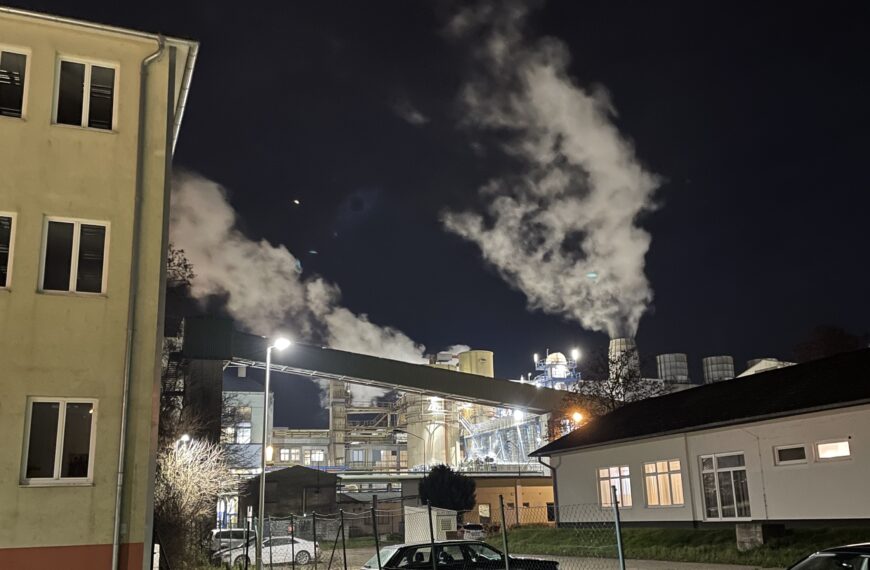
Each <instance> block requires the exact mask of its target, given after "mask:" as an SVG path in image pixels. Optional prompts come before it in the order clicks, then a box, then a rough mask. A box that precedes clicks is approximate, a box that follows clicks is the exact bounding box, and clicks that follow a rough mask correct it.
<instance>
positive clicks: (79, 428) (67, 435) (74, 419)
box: [24, 400, 94, 479]
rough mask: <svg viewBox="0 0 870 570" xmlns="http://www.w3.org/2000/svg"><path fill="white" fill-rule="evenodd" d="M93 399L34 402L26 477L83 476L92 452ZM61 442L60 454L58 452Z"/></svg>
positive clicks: (84, 476) (31, 414) (86, 473)
mask: <svg viewBox="0 0 870 570" xmlns="http://www.w3.org/2000/svg"><path fill="white" fill-rule="evenodd" d="M93 414H94V404H93V403H91V402H67V401H64V400H58V401H53V402H32V403H31V407H30V433H29V434H28V436H27V463H26V467H25V469H24V477H25V478H26V479H67V478H79V479H83V478H86V477H87V476H88V466H89V465H90V454H91V435H92V434H91V424H92V422H93V417H94V415H93ZM58 446H60V451H61V453H60V455H58V453H57V452H58Z"/></svg>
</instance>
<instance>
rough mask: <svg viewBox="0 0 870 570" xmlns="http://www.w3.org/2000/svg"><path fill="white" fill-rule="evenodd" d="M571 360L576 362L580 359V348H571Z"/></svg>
mask: <svg viewBox="0 0 870 570" xmlns="http://www.w3.org/2000/svg"><path fill="white" fill-rule="evenodd" d="M571 360H573V361H575V362H576V361H578V360H580V350H579V349H577V348H572V349H571Z"/></svg>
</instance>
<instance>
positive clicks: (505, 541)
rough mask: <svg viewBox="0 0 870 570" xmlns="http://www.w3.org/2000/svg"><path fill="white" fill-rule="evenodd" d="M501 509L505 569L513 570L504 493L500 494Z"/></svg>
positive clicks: (499, 503)
mask: <svg viewBox="0 0 870 570" xmlns="http://www.w3.org/2000/svg"><path fill="white" fill-rule="evenodd" d="M498 505H499V510H501V544H502V546H503V547H504V570H511V565H510V560H509V558H510V551H509V550H508V537H507V520H506V519H505V516H504V495H499V496H498Z"/></svg>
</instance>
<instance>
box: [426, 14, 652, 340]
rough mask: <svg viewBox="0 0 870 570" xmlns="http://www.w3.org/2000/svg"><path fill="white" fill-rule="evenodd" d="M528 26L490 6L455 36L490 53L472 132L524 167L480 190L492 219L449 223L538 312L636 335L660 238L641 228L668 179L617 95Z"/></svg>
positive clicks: (469, 92) (475, 98) (477, 87)
mask: <svg viewBox="0 0 870 570" xmlns="http://www.w3.org/2000/svg"><path fill="white" fill-rule="evenodd" d="M525 18H526V8H525V6H523V5H522V4H520V3H518V2H514V3H508V4H507V6H505V5H502V4H498V5H496V4H494V3H484V4H482V5H480V6H478V7H476V8H469V9H467V10H465V11H463V12H461V13H460V14H459V15H458V16H457V17H456V18H454V20H453V21H452V22H451V25H450V26H449V28H448V31H449V32H450V34H451V35H452V36H454V37H456V38H460V39H462V38H468V39H469V41H475V42H478V43H479V44H480V45H481V47H479V48H478V49H477V51H476V53H475V58H474V61H475V64H476V70H477V73H476V74H475V76H474V77H473V78H472V79H471V80H469V81H468V82H467V84H466V85H465V88H464V90H463V93H462V98H461V102H462V105H463V108H464V111H465V114H466V119H465V124H466V126H467V127H469V128H470V129H472V130H482V131H491V132H495V133H496V134H498V135H502V141H503V142H502V149H503V150H504V151H505V152H506V153H507V154H508V155H509V156H511V157H513V158H514V159H515V160H516V162H517V164H518V165H519V166H520V167H521V170H520V171H519V173H517V174H515V175H512V176H504V177H499V178H494V179H492V180H490V181H489V182H488V183H487V184H486V185H484V186H483V187H482V188H481V189H480V195H481V198H482V199H483V200H484V201H485V202H486V203H487V205H486V206H485V209H484V211H483V212H447V213H445V214H444V216H443V221H444V224H445V226H446V227H447V228H448V229H449V230H450V231H452V232H455V233H456V234H458V235H460V236H462V237H464V238H465V239H468V240H469V241H472V242H474V243H476V244H477V245H478V246H479V247H480V249H481V252H482V254H483V257H484V258H485V259H486V260H487V261H488V262H489V263H491V264H493V265H494V266H495V267H496V268H497V269H498V270H499V272H500V273H501V275H502V277H503V278H504V279H505V280H506V281H507V282H508V283H510V284H511V285H513V286H514V287H516V288H517V289H519V290H520V291H522V292H523V293H524V294H525V295H526V297H527V299H528V302H529V305H530V306H531V307H533V308H536V309H540V310H542V311H544V312H547V313H553V314H559V315H563V316H565V317H568V318H571V319H573V320H575V321H577V322H579V323H581V324H582V325H583V326H584V327H585V328H587V329H590V330H596V331H602V332H607V333H608V334H609V335H610V336H611V337H622V336H633V335H634V333H635V331H636V330H637V325H638V322H639V321H640V318H641V316H642V315H643V313H644V311H645V310H646V307H647V305H648V304H649V302H650V301H651V300H652V290H651V289H650V286H649V283H648V282H647V279H646V276H645V275H644V256H645V255H646V252H647V250H648V249H649V244H650V235H649V234H648V233H647V232H646V231H644V230H643V229H641V228H640V227H638V226H637V225H636V220H637V218H638V216H639V215H640V214H641V213H643V212H644V211H647V210H650V209H651V208H652V207H653V203H652V195H653V191H654V190H655V189H656V187H657V186H658V180H657V178H656V177H655V176H654V175H653V174H651V173H649V172H647V171H646V170H645V169H644V168H643V166H642V165H641V164H640V162H639V161H638V159H637V157H636V156H635V153H634V149H633V148H632V145H631V144H630V143H629V142H628V141H627V140H625V138H623V137H622V136H621V135H620V133H619V131H618V130H617V128H616V126H614V124H613V122H612V118H613V117H614V116H615V115H616V111H615V109H614V107H613V105H612V104H611V102H610V100H609V98H608V95H607V93H606V92H605V91H604V90H603V89H600V88H599V89H595V90H594V91H586V90H584V89H582V88H580V87H579V86H578V85H577V84H575V82H574V81H573V80H572V79H571V77H569V75H568V64H569V62H570V56H569V54H568V50H567V48H566V47H565V45H564V44H563V43H562V42H561V41H559V40H556V39H554V38H544V39H543V40H540V41H538V42H531V41H529V40H527V39H526V38H524V37H523V30H522V28H523V24H524V21H525ZM481 34H482V35H481ZM481 37H483V41H482V42H481V41H480V38H481Z"/></svg>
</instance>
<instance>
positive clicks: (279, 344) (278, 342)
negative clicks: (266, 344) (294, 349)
mask: <svg viewBox="0 0 870 570" xmlns="http://www.w3.org/2000/svg"><path fill="white" fill-rule="evenodd" d="M274 346H275V348H276V349H278V350H284V349H285V348H287V347H288V346H290V339H286V338H284V337H283V336H279V337H278V338H276V339H275V344H274Z"/></svg>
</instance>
